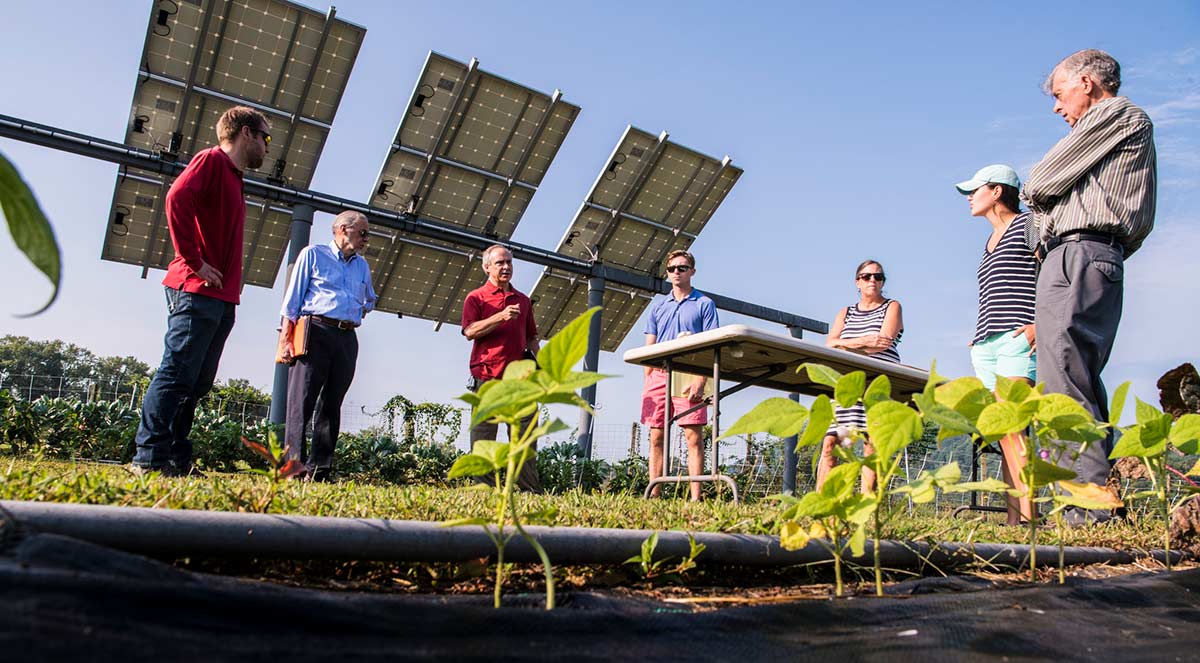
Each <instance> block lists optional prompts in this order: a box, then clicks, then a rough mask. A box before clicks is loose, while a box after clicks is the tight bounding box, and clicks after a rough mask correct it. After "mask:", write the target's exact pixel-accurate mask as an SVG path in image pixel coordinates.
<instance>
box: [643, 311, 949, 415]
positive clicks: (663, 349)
mask: <svg viewBox="0 0 1200 663" xmlns="http://www.w3.org/2000/svg"><path fill="white" fill-rule="evenodd" d="M714 348H720V352H721V379H722V380H726V379H728V380H731V381H734V382H746V381H748V380H750V379H753V378H754V377H755V376H757V375H759V374H761V373H762V372H763V371H764V370H765V369H767V368H768V367H771V366H786V369H785V370H783V371H781V372H779V374H778V375H775V376H774V377H771V378H768V379H767V380H764V381H763V382H762V383H761V385H762V386H764V387H769V388H771V389H780V390H782V391H788V392H799V393H802V394H812V395H816V394H832V389H830V388H829V387H826V386H825V385H822V384H817V383H814V382H812V381H811V380H809V379H808V375H807V374H799V373H797V372H796V367H797V366H799V365H800V364H802V363H805V362H812V363H815V364H824V365H826V366H828V367H830V368H832V369H834V370H835V371H838V372H840V373H843V374H845V373H849V372H851V371H859V370H861V371H864V372H866V374H867V382H868V384H869V383H870V381H871V379H873V378H874V377H875V376H877V375H886V376H888V379H889V380H890V381H891V384H892V394H893V398H897V399H904V398H906V397H907V396H908V395H909V394H913V393H917V392H920V391H921V390H922V389H924V388H925V382H926V381H927V380H928V379H929V372H928V371H924V370H921V369H919V368H913V367H912V366H905V365H904V364H893V363H891V362H887V361H883V360H881V359H874V358H872V357H869V356H867V355H860V354H857V353H854V352H848V351H846V350H834V349H832V348H827V347H825V345H824V344H818V343H810V342H807V341H803V340H800V339H797V338H792V337H791V336H788V335H786V334H779V333H774V332H768V331H763V330H761V329H753V328H751V327H748V326H746V325H726V326H724V327H718V328H717V329H711V330H709V331H706V332H701V333H699V334H690V335H688V336H684V337H682V338H677V339H674V340H671V341H665V342H662V343H655V344H654V345H646V346H643V347H640V348H634V349H632V350H629V351H628V352H626V353H625V357H624V359H625V361H626V362H628V363H630V364H637V365H640V366H654V367H656V368H665V367H666V362H667V359H670V360H671V368H672V370H675V371H682V372H685V373H694V374H697V375H712V371H713V349H714Z"/></svg>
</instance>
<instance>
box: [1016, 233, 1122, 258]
mask: <svg viewBox="0 0 1200 663" xmlns="http://www.w3.org/2000/svg"><path fill="white" fill-rule="evenodd" d="M1065 242H1098V243H1100V244H1107V245H1109V246H1113V247H1116V248H1117V249H1118V250H1120V251H1121V255H1122V256H1124V255H1125V246H1124V245H1123V244H1122V243H1121V238H1120V237H1118V236H1117V235H1114V234H1113V233H1106V232H1101V231H1099V230H1068V231H1067V232H1065V233H1063V234H1061V235H1059V236H1057V237H1051V238H1050V239H1047V240H1046V241H1045V242H1042V243H1041V244H1040V245H1039V246H1038V248H1037V251H1036V252H1035V255H1036V256H1037V258H1038V260H1044V259H1045V258H1046V256H1047V255H1048V254H1049V253H1050V252H1051V251H1053V250H1054V249H1056V248H1058V245H1060V244H1063V243H1065Z"/></svg>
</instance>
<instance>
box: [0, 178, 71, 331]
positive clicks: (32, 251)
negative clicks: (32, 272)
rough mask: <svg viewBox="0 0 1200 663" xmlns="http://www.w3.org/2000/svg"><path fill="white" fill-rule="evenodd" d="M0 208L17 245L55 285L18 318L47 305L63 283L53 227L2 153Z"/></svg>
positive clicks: (27, 187)
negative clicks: (41, 301)
mask: <svg viewBox="0 0 1200 663" xmlns="http://www.w3.org/2000/svg"><path fill="white" fill-rule="evenodd" d="M0 210H3V212H4V218H5V220H6V221H7V222H8V232H9V233H11V234H12V238H13V242H14V243H15V244H16V245H17V248H18V249H20V250H21V253H24V254H25V257H26V258H28V259H29V262H31V263H33V266H34V267H36V268H37V269H38V271H40V272H41V273H43V274H45V275H46V278H47V279H49V280H50V285H52V286H54V291H53V292H51V293H50V301H48V302H46V303H45V305H43V306H42V307H41V308H40V309H38V310H36V311H34V312H33V313H29V314H28V315H23V316H20V317H28V316H33V315H37V314H39V313H41V312H42V311H45V310H46V309H48V308H50V305H51V304H53V303H54V300H55V299H57V298H58V290H59V286H60V285H61V283H62V254H61V253H59V250H58V241H57V240H55V239H54V229H53V228H51V227H50V221H49V220H47V219H46V214H45V213H44V212H42V208H41V206H40V205H38V201H37V198H36V197H35V196H34V195H33V190H32V189H30V188H29V185H28V184H26V183H25V180H23V179H21V174H20V173H19V172H17V169H16V168H15V167H14V166H13V165H12V163H11V162H10V161H9V160H8V159H7V158H6V157H5V156H4V155H3V154H0Z"/></svg>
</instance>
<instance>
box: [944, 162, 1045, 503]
mask: <svg viewBox="0 0 1200 663" xmlns="http://www.w3.org/2000/svg"><path fill="white" fill-rule="evenodd" d="M955 188H957V189H958V192H959V193H961V194H964V195H966V197H967V202H968V203H969V204H970V206H971V216H981V217H984V218H986V219H987V220H988V221H989V222H990V223H991V226H992V233H991V236H990V237H988V241H987V243H986V244H985V245H984V248H983V257H982V258H981V259H980V261H979V271H978V278H979V317H978V318H976V322H975V336H974V338H973V339H972V340H971V343H970V346H971V364H972V365H973V366H974V368H975V375H976V376H977V377H978V378H979V380H980V381H981V382H983V386H985V387H987V388H988V389H992V390H995V388H996V376H997V375H1003V376H1004V377H1006V378H1008V379H1010V380H1022V381H1024V382H1025V383H1026V384H1028V385H1030V386H1033V384H1034V380H1035V379H1036V374H1035V369H1036V367H1037V355H1036V353H1035V352H1034V347H1035V345H1036V342H1035V337H1034V326H1033V311H1034V295H1035V293H1036V290H1037V263H1036V262H1035V261H1034V257H1033V250H1032V249H1031V248H1030V244H1031V242H1030V241H1029V240H1028V239H1027V236H1032V233H1030V232H1027V231H1028V230H1030V228H1029V226H1030V225H1031V224H1032V220H1031V219H1030V214H1029V213H1028V212H1026V213H1024V214H1022V213H1021V199H1020V197H1019V191H1020V189H1021V180H1020V179H1019V178H1018V177H1017V173H1016V171H1014V170H1013V169H1012V168H1010V167H1009V166H1005V165H1003V164H997V165H993V166H987V167H985V168H983V169H981V170H980V171H979V172H977V173H975V176H974V177H972V178H971V179H969V180H967V181H965V182H960V183H958V184H956V185H955ZM1000 451H1001V452H1002V453H1003V455H1004V463H1003V465H1002V470H1003V475H1004V481H1005V482H1006V483H1007V484H1008V485H1010V486H1012V487H1013V488H1016V489H1017V490H1025V484H1024V482H1022V481H1021V469H1022V468H1023V467H1025V451H1026V449H1025V438H1024V436H1022V435H1020V434H1016V433H1014V434H1012V435H1009V436H1007V437H1005V438H1004V439H1002V440H1000ZM1007 511H1008V524H1009V525H1019V524H1021V522H1022V521H1025V522H1028V519H1029V517H1030V514H1031V513H1034V508H1033V502H1032V501H1031V500H1030V498H1029V496H1028V495H1027V496H1025V497H1022V498H1020V499H1018V498H1016V497H1013V496H1011V495H1009V496H1008V508H1007Z"/></svg>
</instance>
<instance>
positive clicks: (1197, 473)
mask: <svg viewBox="0 0 1200 663" xmlns="http://www.w3.org/2000/svg"><path fill="white" fill-rule="evenodd" d="M1187 475H1188V476H1189V477H1200V460H1197V461H1196V464H1195V465H1193V466H1192V469H1190V470H1188V471H1187Z"/></svg>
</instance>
